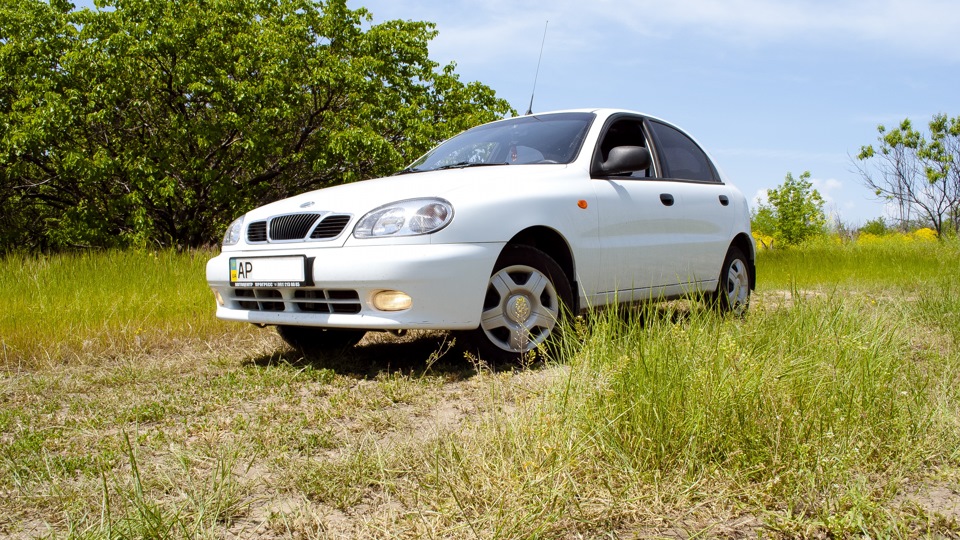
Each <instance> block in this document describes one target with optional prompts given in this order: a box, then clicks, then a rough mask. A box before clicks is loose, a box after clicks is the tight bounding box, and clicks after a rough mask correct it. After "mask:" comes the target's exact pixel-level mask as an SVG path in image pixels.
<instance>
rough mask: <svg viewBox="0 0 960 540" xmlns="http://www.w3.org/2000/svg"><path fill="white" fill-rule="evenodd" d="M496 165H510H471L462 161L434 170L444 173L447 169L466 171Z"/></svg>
mask: <svg viewBox="0 0 960 540" xmlns="http://www.w3.org/2000/svg"><path fill="white" fill-rule="evenodd" d="M494 165H509V163H479V162H478V163H471V162H469V161H461V162H459V163H451V164H450V165H443V166H442V167H437V168H436V169H433V170H434V171H442V170H445V169H466V168H468V167H491V166H494Z"/></svg>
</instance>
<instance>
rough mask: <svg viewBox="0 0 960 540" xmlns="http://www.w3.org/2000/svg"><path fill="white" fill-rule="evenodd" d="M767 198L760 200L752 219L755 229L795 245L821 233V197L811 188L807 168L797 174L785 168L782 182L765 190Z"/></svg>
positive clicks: (823, 229) (822, 225)
mask: <svg viewBox="0 0 960 540" xmlns="http://www.w3.org/2000/svg"><path fill="white" fill-rule="evenodd" d="M767 199H768V201H769V204H760V205H759V207H758V208H757V209H756V210H754V212H753V216H752V219H751V226H752V228H753V229H754V230H755V231H757V232H758V233H760V234H763V235H767V236H771V237H773V238H774V240H775V241H777V242H779V243H782V244H784V245H797V244H800V243H802V242H803V241H804V240H807V239H808V238H811V237H814V236H818V235H821V234H823V233H824V231H825V228H826V224H827V218H826V216H825V215H824V213H823V197H821V196H820V192H818V191H817V190H816V189H813V184H812V183H811V182H810V172H809V171H807V172H804V173H803V174H801V175H800V177H799V178H794V177H793V174H792V173H789V172H788V173H787V176H786V179H785V180H784V182H783V183H782V184H780V185H779V186H777V187H776V188H775V189H769V190H767Z"/></svg>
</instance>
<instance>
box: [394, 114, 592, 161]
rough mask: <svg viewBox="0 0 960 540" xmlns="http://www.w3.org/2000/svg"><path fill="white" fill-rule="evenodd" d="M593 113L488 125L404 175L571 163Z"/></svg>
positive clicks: (444, 146)
mask: <svg viewBox="0 0 960 540" xmlns="http://www.w3.org/2000/svg"><path fill="white" fill-rule="evenodd" d="M593 119H594V115H593V114H592V113H560V114H548V115H543V116H535V115H533V116H520V117H517V118H511V119H509V120H502V121H500V122H494V123H492V124H485V125H482V126H479V127H475V128H473V129H470V130H467V131H464V132H463V133H461V134H459V135H457V136H456V137H453V138H452V139H450V140H448V141H446V142H444V143H442V144H441V145H440V146H437V147H436V148H434V149H433V150H431V151H430V152H427V153H426V154H425V155H423V156H422V157H421V158H420V159H418V160H417V161H415V162H414V163H413V164H412V165H411V166H410V167H408V168H406V169H404V171H403V172H423V171H433V170H438V169H451V168H460V167H470V166H477V165H528V164H536V163H570V162H571V161H573V160H574V159H576V157H577V154H578V153H579V152H580V147H581V145H582V144H583V139H584V137H585V136H586V134H587V130H588V129H589V128H590V124H591V123H592V122H593Z"/></svg>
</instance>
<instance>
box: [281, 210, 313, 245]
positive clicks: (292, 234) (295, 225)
mask: <svg viewBox="0 0 960 540" xmlns="http://www.w3.org/2000/svg"><path fill="white" fill-rule="evenodd" d="M319 217H320V214H290V215H287V216H277V217H275V218H272V219H271V220H270V240H303V239H304V238H306V237H307V234H308V233H309V232H310V229H311V228H312V227H313V224H314V223H316V222H317V218H319Z"/></svg>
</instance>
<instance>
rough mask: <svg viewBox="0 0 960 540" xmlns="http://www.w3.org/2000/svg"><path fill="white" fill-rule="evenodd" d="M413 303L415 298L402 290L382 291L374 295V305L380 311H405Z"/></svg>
mask: <svg viewBox="0 0 960 540" xmlns="http://www.w3.org/2000/svg"><path fill="white" fill-rule="evenodd" d="M412 305H413V298H410V296H409V295H408V294H407V293H402V292H400V291H380V292H378V293H377V294H375V295H373V307H375V308H377V309H379V310H380V311H403V310H405V309H410V306H412Z"/></svg>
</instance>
